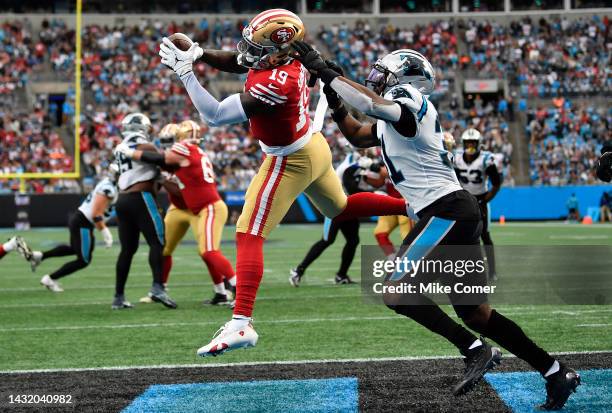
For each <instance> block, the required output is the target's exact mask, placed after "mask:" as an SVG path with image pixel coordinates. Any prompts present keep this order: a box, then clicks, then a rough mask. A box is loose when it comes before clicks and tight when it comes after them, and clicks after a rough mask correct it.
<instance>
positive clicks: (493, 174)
mask: <svg viewBox="0 0 612 413" xmlns="http://www.w3.org/2000/svg"><path fill="white" fill-rule="evenodd" d="M485 172H486V173H487V176H488V177H489V179H490V180H491V185H493V186H500V185H501V175H500V174H499V171H498V170H497V166H495V165H489V167H488V168H487V169H486V171H485Z"/></svg>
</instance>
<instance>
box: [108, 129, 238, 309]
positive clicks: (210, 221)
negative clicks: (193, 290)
mask: <svg viewBox="0 0 612 413" xmlns="http://www.w3.org/2000/svg"><path fill="white" fill-rule="evenodd" d="M176 137H177V139H178V142H176V143H175V144H174V145H172V146H171V148H169V149H167V150H165V151H164V153H155V152H145V151H140V150H133V149H130V148H124V147H122V146H119V147H117V148H116V151H120V152H121V153H123V154H124V155H125V156H127V157H129V158H132V159H134V160H137V161H144V162H151V163H154V164H157V165H159V166H161V167H163V168H164V169H167V170H170V171H172V172H174V176H173V179H171V181H170V183H167V184H165V185H164V186H165V188H166V189H167V190H168V193H169V194H170V197H171V201H172V206H171V207H170V209H169V210H168V213H167V214H166V218H165V220H164V221H165V225H166V227H169V228H172V231H168V234H167V237H166V238H167V239H166V245H165V248H164V265H163V269H164V278H165V280H167V279H168V274H169V273H170V269H171V268H172V252H173V251H174V248H176V246H177V244H178V243H179V242H180V240H181V239H182V238H183V236H184V235H185V232H187V228H188V227H189V226H191V229H192V231H193V233H194V236H195V239H196V240H197V242H198V249H199V253H200V256H201V257H202V260H203V261H204V263H205V264H206V266H207V267H208V271H209V273H210V276H211V278H212V280H213V283H214V291H215V295H214V297H213V298H212V299H211V300H206V301H205V302H204V303H205V304H211V305H224V304H225V305H227V304H230V300H228V297H227V292H226V288H225V281H227V283H228V285H229V286H230V288H231V289H232V290H233V287H234V286H235V285H236V278H235V276H234V268H233V267H232V264H231V263H230V262H229V260H228V259H227V258H226V257H225V256H224V255H223V253H222V252H221V250H220V245H221V236H222V234H223V227H224V226H225V223H226V221H227V215H228V212H227V205H225V202H223V200H222V199H221V196H220V195H219V192H217V184H216V182H215V173H214V171H213V166H212V164H211V163H210V160H209V159H208V155H206V153H205V152H204V151H203V150H202V149H201V148H200V147H199V145H198V142H199V140H200V126H199V125H198V124H197V123H195V122H194V121H192V120H186V121H184V122H182V123H181V124H180V125H178V130H177V131H176Z"/></svg>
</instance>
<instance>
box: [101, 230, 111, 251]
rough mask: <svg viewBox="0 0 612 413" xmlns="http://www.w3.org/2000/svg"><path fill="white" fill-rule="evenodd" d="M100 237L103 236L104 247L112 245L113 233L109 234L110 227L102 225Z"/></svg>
mask: <svg viewBox="0 0 612 413" xmlns="http://www.w3.org/2000/svg"><path fill="white" fill-rule="evenodd" d="M100 232H101V233H102V238H104V245H105V246H106V248H110V247H112V246H113V234H111V232H110V229H108V227H104V228H103V229H102V231H100Z"/></svg>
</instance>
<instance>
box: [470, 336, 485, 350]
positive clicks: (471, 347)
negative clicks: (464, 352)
mask: <svg viewBox="0 0 612 413" xmlns="http://www.w3.org/2000/svg"><path fill="white" fill-rule="evenodd" d="M480 346H482V341H480V339H479V338H477V339H476V341H474V342H473V343H472V345H471V346H470V348H469V349H468V350H471V349H473V348H476V347H480Z"/></svg>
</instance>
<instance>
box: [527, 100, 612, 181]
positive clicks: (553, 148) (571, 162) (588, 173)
mask: <svg viewBox="0 0 612 413" xmlns="http://www.w3.org/2000/svg"><path fill="white" fill-rule="evenodd" d="M611 125H612V108H610V107H607V108H606V107H594V106H592V105H587V104H583V105H576V104H573V103H572V102H571V101H570V100H566V99H556V100H555V104H554V105H553V106H551V107H538V108H536V109H534V110H531V111H529V113H528V124H527V127H526V131H527V136H528V138H529V140H530V142H529V151H530V174H531V181H532V183H534V184H543V185H565V184H594V183H596V182H597V177H596V176H595V172H594V169H593V167H594V165H595V161H596V160H597V158H598V157H599V153H600V148H601V146H602V144H603V143H604V142H612V130H611V129H610V126H611Z"/></svg>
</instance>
